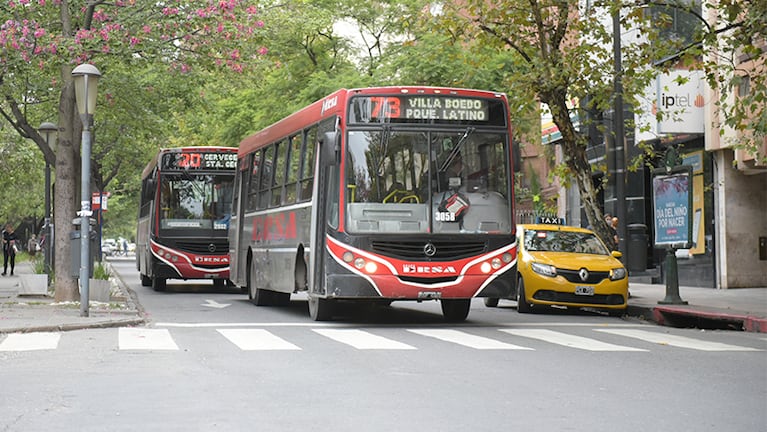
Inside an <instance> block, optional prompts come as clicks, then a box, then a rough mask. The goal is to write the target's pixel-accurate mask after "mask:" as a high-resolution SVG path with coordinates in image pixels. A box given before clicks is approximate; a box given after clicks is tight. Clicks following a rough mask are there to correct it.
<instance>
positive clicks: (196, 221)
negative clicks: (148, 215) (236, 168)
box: [160, 173, 234, 230]
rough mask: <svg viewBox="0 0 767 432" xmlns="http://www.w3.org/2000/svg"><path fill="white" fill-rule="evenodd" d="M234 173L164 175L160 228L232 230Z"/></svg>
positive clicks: (162, 178)
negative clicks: (230, 221) (230, 225)
mask: <svg viewBox="0 0 767 432" xmlns="http://www.w3.org/2000/svg"><path fill="white" fill-rule="evenodd" d="M233 180H234V176H233V173H232V174H226V175H224V174H192V175H190V174H188V173H178V174H163V175H162V177H161V181H162V185H161V186H162V187H161V188H160V189H161V193H160V228H161V229H180V228H203V229H211V228H212V229H214V230H226V229H227V228H228V227H229V218H230V211H231V210H230V209H231V205H232V191H233Z"/></svg>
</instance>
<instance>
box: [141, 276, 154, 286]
mask: <svg viewBox="0 0 767 432" xmlns="http://www.w3.org/2000/svg"><path fill="white" fill-rule="evenodd" d="M141 286H145V287H148V286H152V279H151V278H150V277H149V276H147V275H144V274H142V275H141Z"/></svg>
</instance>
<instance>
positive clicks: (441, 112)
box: [363, 96, 490, 122]
mask: <svg viewBox="0 0 767 432" xmlns="http://www.w3.org/2000/svg"><path fill="white" fill-rule="evenodd" d="M363 99H366V102H368V104H367V105H368V106H369V110H370V111H369V114H370V118H371V119H382V118H390V119H406V120H447V121H479V122H486V121H488V120H490V115H489V109H488V102H487V100H486V99H477V98H459V97H451V96H371V97H366V98H363Z"/></svg>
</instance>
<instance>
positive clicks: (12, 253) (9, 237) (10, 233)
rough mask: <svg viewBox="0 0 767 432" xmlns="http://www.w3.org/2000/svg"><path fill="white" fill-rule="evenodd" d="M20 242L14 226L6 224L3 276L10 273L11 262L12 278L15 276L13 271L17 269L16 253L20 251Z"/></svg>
mask: <svg viewBox="0 0 767 432" xmlns="http://www.w3.org/2000/svg"><path fill="white" fill-rule="evenodd" d="M18 242H19V237H18V236H16V232H15V231H14V230H13V226H12V225H11V224H5V230H4V231H3V276H5V275H6V274H7V273H8V262H9V261H10V263H11V276H13V270H14V268H15V267H16V252H18V250H19V246H18Z"/></svg>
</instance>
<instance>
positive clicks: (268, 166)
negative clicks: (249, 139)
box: [258, 145, 274, 210]
mask: <svg viewBox="0 0 767 432" xmlns="http://www.w3.org/2000/svg"><path fill="white" fill-rule="evenodd" d="M262 161H263V163H262V164H261V182H260V183H259V185H260V186H259V191H258V209H259V210H260V209H265V208H267V207H268V206H269V202H270V201H271V191H272V189H271V187H272V181H273V175H272V167H273V165H272V163H273V162H274V145H270V146H269V147H267V148H265V149H264V158H263V159H262Z"/></svg>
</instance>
